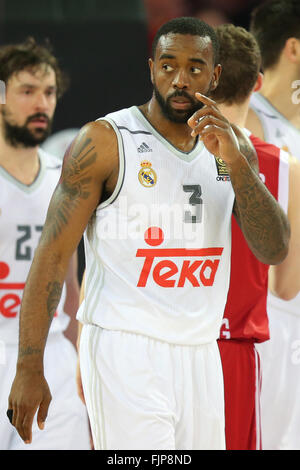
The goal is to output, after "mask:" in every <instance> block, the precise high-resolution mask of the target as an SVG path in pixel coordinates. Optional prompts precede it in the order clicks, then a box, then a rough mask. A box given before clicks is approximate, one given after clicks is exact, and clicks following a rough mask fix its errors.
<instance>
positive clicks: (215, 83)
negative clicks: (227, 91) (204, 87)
mask: <svg viewBox="0 0 300 470" xmlns="http://www.w3.org/2000/svg"><path fill="white" fill-rule="evenodd" d="M221 73H222V65H221V64H217V65H216V66H215V68H214V75H213V79H212V88H211V89H212V90H215V89H216V88H217V86H218V83H219V80H220V76H221Z"/></svg>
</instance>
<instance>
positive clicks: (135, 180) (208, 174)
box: [78, 106, 234, 345]
mask: <svg viewBox="0 0 300 470" xmlns="http://www.w3.org/2000/svg"><path fill="white" fill-rule="evenodd" d="M104 119H105V120H107V121H108V122H109V123H110V124H111V125H112V127H113V129H114V130H115V132H116V135H117V137H118V143H119V157H120V172H119V179H118V183H117V187H116V189H115V191H114V193H113V194H112V196H111V197H110V198H109V199H108V200H107V201H106V202H105V203H102V204H100V206H99V207H98V208H97V210H96V213H95V217H94V218H92V220H91V221H90V223H89V225H88V227H87V230H86V232H85V237H84V238H85V253H86V282H85V291H86V301H85V303H84V308H82V309H81V310H80V314H79V316H78V318H79V320H80V321H81V322H83V323H93V324H96V325H99V326H100V327H102V328H104V329H111V330H122V331H127V332H133V333H137V334H142V335H146V336H150V337H152V338H156V339H158V340H162V341H167V342H170V343H175V344H187V345H194V344H203V343H208V342H210V341H213V340H215V339H217V338H218V335H219V330H220V326H221V322H222V316H223V312H224V306H225V302H226V297H227V290H228V285H229V276H230V253H231V215H232V208H233V202H234V192H233V189H232V186H231V182H230V178H229V176H228V173H227V169H226V167H225V165H224V162H223V161H222V160H220V159H218V161H217V160H216V159H215V157H214V156H213V155H211V154H210V153H209V152H208V151H207V150H206V148H205V147H204V145H203V143H202V142H201V141H199V142H198V143H197V145H196V146H195V148H194V149H193V150H192V151H191V152H188V153H185V152H181V151H179V150H178V149H176V148H175V147H174V146H173V145H171V143H170V142H168V141H167V140H166V139H164V138H163V137H162V136H161V135H160V134H159V133H158V132H157V131H156V130H155V129H154V128H153V127H152V126H151V124H150V123H149V122H148V120H147V119H146V118H145V117H144V116H143V114H142V113H141V111H140V110H139V109H138V108H137V107H135V106H133V107H131V108H129V109H123V110H121V111H118V112H115V113H112V114H109V115H107V116H106V117H105V118H104Z"/></svg>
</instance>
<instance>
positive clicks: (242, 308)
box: [220, 135, 289, 342]
mask: <svg viewBox="0 0 300 470" xmlns="http://www.w3.org/2000/svg"><path fill="white" fill-rule="evenodd" d="M249 137H250V139H251V141H252V143H253V145H254V147H255V149H256V152H257V156H258V161H259V171H260V176H261V178H262V180H263V181H264V183H265V184H266V186H267V188H268V189H269V191H270V192H271V193H272V194H273V196H274V197H275V198H276V199H277V200H278V202H279V203H280V205H281V206H282V207H283V209H284V210H285V212H287V204H288V171H289V163H288V157H289V155H288V153H287V152H285V151H283V150H281V149H279V148H278V147H276V146H274V145H271V144H268V143H266V142H264V141H262V140H261V139H259V138H258V137H255V136H253V135H250V136H249ZM268 269H269V265H266V264H263V263H261V262H260V261H258V259H257V258H256V257H255V256H254V254H253V253H252V252H251V250H250V249H249V248H248V245H247V242H246V240H245V238H244V236H243V234H242V231H241V229H240V228H239V226H238V224H237V222H236V220H235V218H234V216H233V217H232V254H231V275H230V286H229V291H228V297H227V304H226V308H225V312H224V317H223V323H222V328H221V332H220V338H222V339H242V340H248V341H255V342H262V341H266V340H268V339H269V324H268V316H267V309H266V302H267V292H268Z"/></svg>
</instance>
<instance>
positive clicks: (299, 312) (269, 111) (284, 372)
mask: <svg viewBox="0 0 300 470" xmlns="http://www.w3.org/2000/svg"><path fill="white" fill-rule="evenodd" d="M250 28H251V32H252V33H253V34H254V36H255V37H256V39H257V41H258V43H259V46H260V49H261V54H262V68H263V72H264V81H263V86H262V88H261V90H260V91H259V92H258V93H255V94H254V95H253V97H252V100H251V108H252V109H251V112H249V115H248V120H247V127H248V128H249V129H250V130H251V131H252V132H253V133H254V134H255V135H258V136H260V137H262V138H263V139H264V140H265V141H266V142H270V143H272V144H275V145H277V146H278V147H281V148H283V149H285V150H287V151H288V152H290V153H291V154H292V155H294V156H295V157H296V158H298V159H299V160H300V113H299V104H298V103H299V100H298V99H297V97H298V95H299V93H297V91H298V90H299V81H298V80H299V78H300V3H299V2H298V1H297V0H275V1H272V2H270V3H263V4H262V5H260V6H259V7H257V8H256V10H254V12H253V14H252V19H251V24H250ZM297 209H298V210H299V207H298V208H297ZM291 236H292V238H293V231H292V232H291ZM299 243H300V241H299V238H298V239H297V240H296V244H297V245H299ZM295 256H296V252H293V251H292V249H291V251H290V255H289V257H288V258H289V259H286V261H285V262H284V263H283V264H282V266H278V271H279V272H278V273H277V279H275V282H273V285H272V293H270V294H269V296H268V314H269V321H270V335H271V340H270V341H269V342H266V343H264V344H263V345H262V346H261V347H260V349H259V351H260V354H261V359H262V364H263V369H264V377H265V380H264V382H263V386H262V410H263V414H262V430H263V440H264V443H265V445H266V446H267V448H268V449H291V450H299V449H300V404H299V394H300V361H299V338H300V294H299V293H298V292H299V274H298V273H297V268H296V269H295ZM293 258H294V262H293V265H294V268H293V266H290V265H289V262H288V261H289V260H293ZM296 261H297V262H298V266H299V265H300V262H299V261H300V260H299V258H298V257H297V259H296ZM297 293H298V294H297ZM273 294H275V295H273ZM270 403H272V406H270ZM274 421H276V423H279V425H274Z"/></svg>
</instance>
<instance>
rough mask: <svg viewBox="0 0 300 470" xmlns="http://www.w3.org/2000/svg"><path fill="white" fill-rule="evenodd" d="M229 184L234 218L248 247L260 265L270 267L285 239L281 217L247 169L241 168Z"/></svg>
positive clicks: (267, 192)
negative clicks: (233, 193) (232, 190)
mask: <svg viewBox="0 0 300 470" xmlns="http://www.w3.org/2000/svg"><path fill="white" fill-rule="evenodd" d="M251 173H252V175H251ZM231 181H232V184H233V187H234V190H235V193H236V201H235V204H234V215H235V218H236V220H237V222H238V224H239V226H240V227H241V229H242V230H243V233H244V236H245V238H246V239H247V241H248V244H249V246H250V247H251V249H252V251H253V252H254V253H255V254H256V256H257V257H258V258H259V259H260V260H261V261H262V262H264V263H266V264H273V260H276V259H277V255H278V254H279V253H283V252H284V250H285V246H286V245H285V244H286V240H287V239H288V237H289V225H288V222H287V219H286V216H285V214H284V213H283V211H282V210H281V208H280V206H279V205H278V203H277V201H276V200H275V199H274V198H273V196H272V195H271V193H269V191H268V190H267V188H266V187H265V185H264V184H263V183H262V181H261V180H260V179H259V177H258V176H257V175H256V176H254V175H253V171H252V170H251V169H250V168H249V167H248V166H244V165H242V166H241V168H240V169H239V171H238V173H237V174H236V175H235V176H234V178H231ZM276 262H277V261H276Z"/></svg>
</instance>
